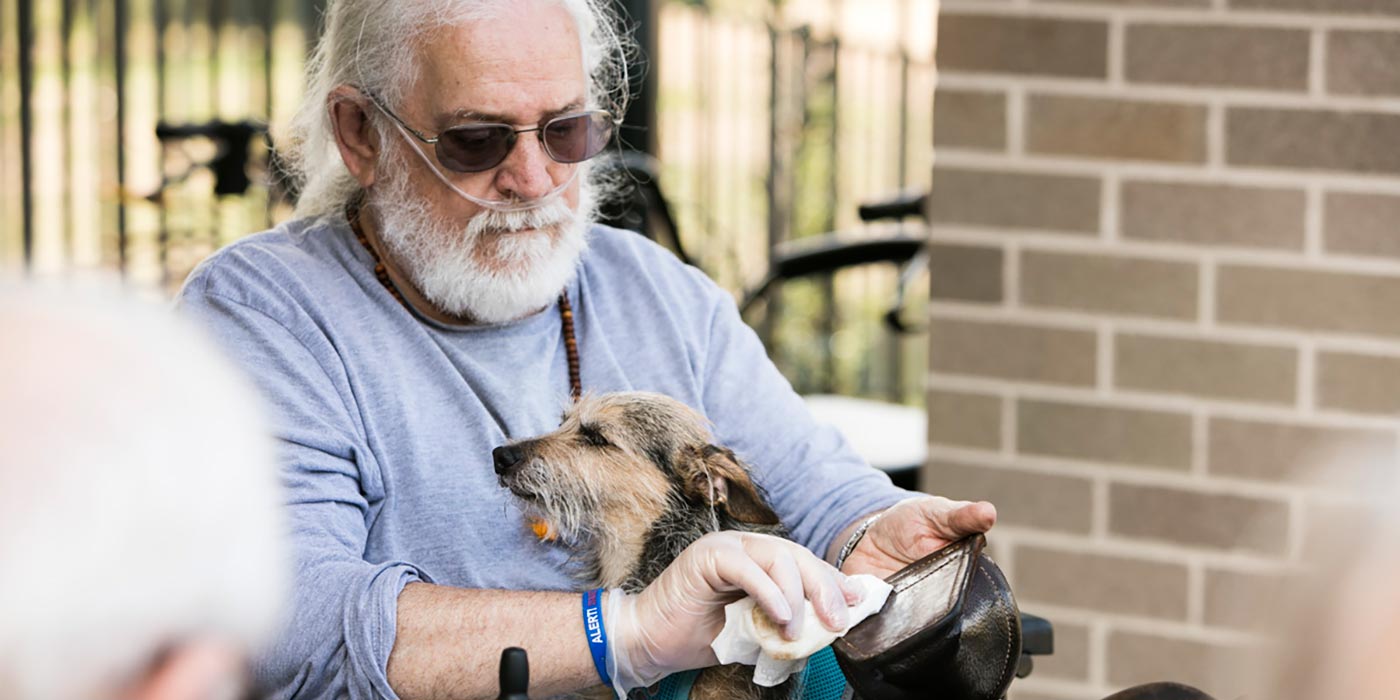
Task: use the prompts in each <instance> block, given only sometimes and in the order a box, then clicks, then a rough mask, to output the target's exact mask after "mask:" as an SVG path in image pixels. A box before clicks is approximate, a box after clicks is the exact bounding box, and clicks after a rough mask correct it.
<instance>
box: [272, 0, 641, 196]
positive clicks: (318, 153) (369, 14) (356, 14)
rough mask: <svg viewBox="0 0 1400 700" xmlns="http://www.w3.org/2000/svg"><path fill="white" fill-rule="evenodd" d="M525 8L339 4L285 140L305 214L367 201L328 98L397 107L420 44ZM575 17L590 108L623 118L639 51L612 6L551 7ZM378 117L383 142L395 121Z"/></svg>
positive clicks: (490, 3)
mask: <svg viewBox="0 0 1400 700" xmlns="http://www.w3.org/2000/svg"><path fill="white" fill-rule="evenodd" d="M519 1H520V0H396V1H394V2H385V0H332V2H331V3H330V6H329V8H327V10H326V14H325V30H324V33H323V34H322V36H321V38H320V40H319V41H318V42H317V44H316V49H315V51H314V52H313V53H312V56H311V60H310V61H309V63H308V64H307V68H306V93H305V96H304V97H303V98H302V103H301V106H300V107H299V108H298V110H297V113H296V115H295V116H294V117H293V118H292V122H291V124H290V125H289V127H288V129H287V130H286V133H285V134H284V135H283V137H282V138H281V139H280V141H281V143H280V144H279V152H280V154H281V155H282V157H283V159H284V162H285V163H286V167H287V171H288V174H289V176H290V178H291V179H292V184H293V185H294V186H295V188H296V189H297V190H298V192H299V197H298V200H297V207H296V216H297V217H308V216H323V215H326V214H333V213H338V212H340V211H343V210H344V208H345V206H346V205H347V204H348V203H349V202H350V201H351V200H352V199H353V198H354V197H355V196H356V195H357V194H358V193H359V183H358V182H356V181H355V178H354V177H352V176H351V175H350V171H349V170H347V169H346V167H345V164H344V162H343V161H341V158H340V153H339V151H338V150H337V149H336V146H335V137H334V135H333V134H332V132H331V124H330V118H329V115H328V114H327V109H326V96H327V95H328V94H329V93H330V92H331V91H332V90H334V89H335V88H336V87H338V86H340V85H347V84H348V85H355V86H358V87H360V88H363V89H365V90H368V91H370V92H372V93H373V94H375V95H376V96H378V97H379V98H380V99H382V100H383V101H384V102H385V103H387V104H388V105H389V107H390V108H391V109H396V108H397V107H398V106H399V105H400V104H401V103H402V100H403V98H404V97H405V95H404V88H405V87H407V86H408V85H411V84H412V83H413V80H414V77H415V76H416V74H417V69H418V66H417V64H416V60H415V59H416V52H417V49H418V41H419V39H421V38H422V37H424V36H425V35H428V34H431V33H432V32H433V31H435V30H437V29H441V28H443V27H452V26H457V25H460V24H462V23H464V22H470V21H475V20H481V19H486V18H490V17H493V16H496V15H497V14H498V13H500V12H501V11H502V9H503V8H504V7H505V6H507V5H510V4H512V3H515V2H519ZM546 1H549V2H555V3H558V4H559V5H561V6H563V7H564V8H565V9H566V10H568V12H569V14H570V15H572V16H573V18H574V20H575V21H576V22H577V26H578V29H579V39H580V42H581V44H582V46H581V47H580V48H581V50H582V52H583V65H584V70H585V71H587V74H588V87H589V90H588V100H589V104H590V107H593V108H597V109H606V110H608V111H610V112H612V113H613V115H614V116H616V117H618V118H621V116H622V114H623V112H624V111H625V110H626V107H627V97H628V90H629V86H628V75H627V65H628V61H629V60H630V59H631V58H632V56H633V54H634V53H635V51H634V44H633V43H632V42H631V40H630V39H629V38H628V37H627V35H626V34H625V33H624V32H623V30H622V26H621V23H620V22H619V19H618V17H617V14H616V13H615V12H614V11H613V10H612V9H611V7H610V2H609V0H546ZM371 118H372V119H374V120H375V124H376V125H377V126H378V127H379V128H380V135H381V137H383V136H384V135H385V134H387V133H389V132H387V131H386V128H387V123H386V122H385V121H384V118H383V117H382V116H381V115H378V114H372V115H371ZM587 172H588V173H589V174H590V178H589V179H590V182H587V183H585V185H584V186H586V187H593V188H595V189H596V190H597V195H602V194H603V190H606V189H608V188H610V187H612V186H613V185H612V184H611V183H610V182H607V181H605V178H608V172H607V169H606V168H590V169H589V170H588V171H587ZM612 179H613V180H615V177H614V178H612Z"/></svg>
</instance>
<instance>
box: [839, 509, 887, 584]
mask: <svg viewBox="0 0 1400 700" xmlns="http://www.w3.org/2000/svg"><path fill="white" fill-rule="evenodd" d="M884 514H885V511H883V510H882V511H880V512H879V513H876V514H874V515H872V516H870V517H868V518H866V519H865V522H863V523H861V524H860V527H857V528H856V531H855V532H852V533H851V538H850V539H848V540H846V546H844V547H842V548H841V553H840V554H837V555H836V568H837V570H838V571H839V570H840V569H841V565H842V564H845V563H846V557H849V556H851V552H854V551H855V550H856V545H858V544H860V540H861V538H863V537H865V531H866V530H869V529H870V526H871V525H874V524H875V521H876V520H879V519H880V516H882V515H884Z"/></svg>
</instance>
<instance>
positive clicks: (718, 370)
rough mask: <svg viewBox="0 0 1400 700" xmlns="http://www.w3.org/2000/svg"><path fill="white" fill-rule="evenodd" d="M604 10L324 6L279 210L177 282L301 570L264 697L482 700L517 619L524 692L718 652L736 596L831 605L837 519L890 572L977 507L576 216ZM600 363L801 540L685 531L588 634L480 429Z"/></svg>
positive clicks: (683, 274)
mask: <svg viewBox="0 0 1400 700" xmlns="http://www.w3.org/2000/svg"><path fill="white" fill-rule="evenodd" d="M604 4H605V0H404V1H402V2H394V3H386V2H382V1H381V0H336V1H335V2H332V3H331V7H330V8H329V10H328V13H327V19H326V31H325V35H324V37H322V39H321V42H320V44H319V47H318V49H317V52H316V55H315V58H314V60H313V63H312V65H311V68H310V72H309V90H308V95H307V103H306V105H305V107H304V109H303V110H302V112H301V113H300V115H299V116H298V118H297V121H296V124H295V125H294V128H293V131H292V135H291V136H292V138H291V141H290V143H291V145H292V149H293V151H292V154H291V155H292V161H293V164H294V167H295V168H296V171H297V173H296V174H297V176H298V179H299V181H300V184H301V186H302V197H301V200H300V202H299V204H298V217H297V218H296V219H295V220H293V221H292V222H290V223H288V224H285V225H283V226H281V227H279V228H277V229H275V230H273V231H271V232H268V233H265V234H262V235H258V236H254V237H251V238H248V239H246V240H243V241H241V242H239V243H236V244H234V245H232V246H230V247H228V248H226V249H225V250H223V251H221V252H220V253H218V254H217V255H215V256H213V257H212V258H211V259H210V260H209V261H207V262H206V263H205V264H204V265H202V266H201V267H200V268H199V269H198V270H197V271H196V272H195V273H194V274H193V276H192V277H191V278H190V279H189V281H188V283H187V285H186V287H185V289H184V290H183V292H182V294H181V303H182V305H183V307H184V309H185V310H186V311H187V312H189V313H191V314H195V315H197V316H199V317H202V318H203V319H204V320H205V321H206V322H207V323H208V324H209V326H210V327H211V328H213V329H214V331H215V332H216V333H217V334H218V335H219V336H220V337H221V338H222V340H223V342H224V343H225V345H226V346H227V347H228V348H229V349H230V350H231V351H232V352H233V353H235V354H236V355H237V356H238V357H240V358H242V360H243V362H244V363H245V364H246V365H247V367H248V368H249V369H250V370H251V371H252V372H253V373H254V374H255V375H256V376H257V377H258V378H259V380H260V382H261V384H262V386H263V389H264V390H265V391H266V393H267V395H268V396H269V397H270V398H271V399H272V401H273V402H274V404H275V405H276V407H277V409H278V412H279V416H278V431H279V436H280V437H281V439H282V443H283V453H282V457H283V460H284V468H285V470H286V479H287V481H288V483H289V484H290V486H291V489H292V493H291V496H290V499H291V501H290V513H291V518H292V521H293V524H294V532H295V536H296V544H297V550H298V551H297V554H298V557H297V559H298V567H297V581H298V583H299V585H298V586H297V587H296V590H297V593H296V602H295V606H294V608H295V609H294V614H295V624H294V625H293V626H292V631H291V633H290V634H289V635H288V636H287V638H286V639H285V640H284V641H283V642H282V644H281V645H280V646H279V647H278V648H277V649H276V650H275V652H273V653H272V654H270V655H269V656H268V657H267V659H266V660H265V661H264V663H263V664H262V665H261V667H260V674H261V680H262V681H264V682H265V683H266V684H267V685H268V686H269V687H270V688H271V689H274V690H275V693H274V694H275V695H276V696H277V697H330V696H336V697H341V696H346V695H348V696H350V697H356V698H359V697H376V696H378V697H389V698H392V697H400V698H433V697H483V696H491V695H493V694H494V690H493V688H494V683H495V663H496V659H497V658H498V655H499V653H500V650H501V649H502V648H503V647H507V646H512V645H513V646H521V647H525V648H526V649H528V650H529V651H530V653H531V660H532V668H531V671H532V673H531V676H532V681H533V687H532V692H533V693H534V694H537V695H540V696H545V695H549V694H553V693H561V692H567V691H572V690H576V689H580V688H584V687H588V686H596V685H598V684H600V683H602V682H606V681H607V680H609V679H610V680H611V681H612V682H613V683H614V684H615V685H616V686H617V687H619V688H623V689H627V688H632V687H637V686H640V685H645V684H648V683H650V682H652V681H654V680H655V679H656V678H659V677H661V676H662V675H664V674H667V673H671V672H675V671H679V670H683V669H690V668H698V667H702V666H705V665H709V664H713V663H715V658H714V655H713V652H711V651H710V650H709V648H708V644H709V642H710V641H711V640H712V639H713V637H714V636H715V633H716V632H717V631H718V629H719V627H720V626H721V625H722V621H723V613H722V606H723V604H724V603H726V602H728V601H730V600H733V599H734V598H735V597H736V596H737V595H740V594H742V593H748V594H751V595H754V596H755V597H756V598H757V599H758V600H759V601H760V604H761V605H763V607H764V608H765V609H766V610H767V611H768V612H769V614H770V615H772V616H773V617H774V618H775V619H777V620H779V621H785V622H787V626H788V629H789V631H790V632H794V633H795V631H796V629H797V628H798V626H799V625H800V624H802V622H803V621H802V620H801V615H802V609H803V607H802V605H801V603H802V601H803V599H804V598H806V599H809V600H812V601H813V602H814V603H815V605H816V610H817V615H818V617H819V618H820V619H821V621H822V622H823V623H824V624H826V625H827V626H828V627H832V628H835V627H837V626H838V625H840V623H841V622H842V621H843V619H844V615H845V606H844V605H843V604H842V602H843V578H844V577H843V575H842V574H841V573H839V572H837V570H836V569H834V568H833V567H832V566H831V565H830V564H828V563H827V562H832V561H835V560H836V557H837V554H838V552H840V551H841V550H842V549H843V547H844V546H845V545H846V544H847V543H851V544H852V545H853V549H852V551H851V552H850V555H849V557H848V558H847V559H846V562H845V570H846V571H847V572H875V573H888V572H891V571H894V570H897V569H899V568H901V567H902V566H903V565H904V564H906V563H908V562H911V561H913V560H915V559H917V558H919V557H920V556H921V555H923V554H925V553H927V552H929V551H931V550H933V549H935V548H937V547H939V546H942V545H943V544H945V543H946V542H948V541H949V540H951V539H954V538H958V537H960V536H962V535H965V534H967V533H971V532H980V531H984V530H986V529H988V528H989V527H991V525H992V523H993V521H994V519H995V517H996V516H995V511H994V510H993V508H992V507H991V505H990V504H986V503H977V504H972V503H959V502H951V501H948V500H946V499H940V498H933V497H921V498H918V499H914V500H907V499H909V497H910V494H908V493H906V492H904V491H901V490H899V489H896V488H894V487H892V486H891V485H890V483H889V481H888V479H886V478H885V477H884V476H883V475H881V474H880V473H879V472H876V471H874V470H871V469H869V468H868V467H865V466H863V465H862V464H861V463H860V460H859V458H858V457H857V456H856V455H855V454H853V453H852V451H851V450H850V449H849V447H848V446H847V445H846V444H845V443H844V441H843V440H842V439H841V437H840V436H839V435H838V434H837V433H836V432H835V431H834V430H832V429H830V428H828V427H823V426H819V425H816V424H814V422H813V420H812V418H811V417H810V416H809V415H808V413H807V412H806V411H805V410H804V408H803V404H802V402H801V400H800V399H799V397H798V396H797V395H796V394H794V393H793V391H792V390H791V388H790V387H789V386H788V384H787V383H786V382H785V381H784V380H783V378H782V377H781V376H780V375H779V374H778V372H777V371H776V370H775V369H774V367H773V366H772V364H771V363H770V362H769V361H768V360H767V359H766V357H765V355H764V350H763V348H762V346H761V345H760V343H759V341H758V339H757V338H756V337H755V335H754V334H753V333H752V332H750V331H749V329H748V328H747V327H745V326H744V325H743V323H742V322H741V321H740V319H739V317H738V314H737V312H736V311H735V307H734V304H733V301H732V299H731V298H730V297H729V295H728V294H726V293H725V292H724V291H722V290H721V289H719V288H718V287H716V286H715V285H714V284H712V283H711V282H710V281H709V280H707V279H706V278H705V277H704V276H703V275H701V274H700V273H698V272H697V271H695V270H693V269H689V268H686V267H684V266H683V265H681V264H679V263H678V262H677V261H676V260H675V259H674V258H673V257H672V256H670V255H669V254H667V253H666V252H665V251H663V250H661V249H660V248H658V247H656V246H654V245H652V244H651V243H649V242H647V241H645V240H644V239H642V238H641V237H639V236H636V235H633V234H629V233H625V232H621V231H615V230H610V229H605V228H601V227H596V226H593V227H590V225H589V217H590V212H591V202H592V201H593V200H594V197H595V195H596V194H597V192H596V190H595V188H596V187H597V183H591V182H589V177H588V172H587V170H586V167H587V166H586V165H584V164H583V161H586V160H587V159H589V158H591V157H593V156H595V155H597V154H598V153H599V152H600V151H601V150H602V149H603V147H604V146H605V145H606V143H607V142H608V138H609V136H610V132H611V128H612V125H613V116H612V115H613V114H615V113H617V108H618V107H619V106H620V104H619V101H618V100H616V99H615V97H616V96H617V95H618V94H619V92H618V91H619V90H625V81H624V80H623V78H625V76H621V75H619V73H620V70H619V66H620V65H622V51H621V46H620V42H619V40H618V38H617V37H616V36H615V35H614V33H613V27H614V26H616V25H615V22H614V21H613V18H611V17H609V16H608V14H607V12H606V10H605V9H604ZM607 108H612V112H611V113H609V112H608V111H606V110H607ZM623 389H639V390H643V389H644V390H650V391H655V392H660V393H664V394H667V395H670V396H672V397H675V398H677V399H680V400H681V401H684V402H685V403H687V404H689V405H690V406H692V407H694V408H696V409H698V410H699V411H700V412H701V413H703V414H704V415H705V416H707V417H708V418H709V420H711V421H712V422H713V425H714V428H715V433H716V435H717V438H718V440H719V441H720V442H722V443H724V444H725V445H727V446H729V447H731V448H733V449H734V450H735V451H737V452H738V453H739V454H741V455H743V456H744V457H745V458H746V459H747V460H748V461H749V462H751V463H752V464H754V465H756V469H757V470H758V472H757V474H756V478H757V480H758V481H759V483H760V484H761V485H762V486H763V487H764V488H766V489H767V491H768V493H769V494H770V496H771V498H772V500H773V501H774V506H775V509H776V510H777V512H778V514H779V515H780V516H781V518H782V520H783V522H784V523H785V524H786V525H787V526H788V528H789V529H790V530H791V532H792V534H793V536H794V538H795V539H796V540H797V541H798V542H799V543H801V545H805V548H804V547H803V546H799V545H797V544H793V543H791V542H786V541H782V540H777V539H773V538H765V537H759V536H752V535H746V536H739V535H736V534H733V533H724V534H720V535H711V536H707V537H705V538H702V539H701V540H700V541H699V542H697V543H696V544H695V545H693V546H692V547H691V548H689V549H688V550H687V551H686V552H684V553H683V554H682V555H681V556H680V557H679V558H678V559H677V560H676V561H675V563H674V564H673V565H672V566H671V567H670V568H669V569H667V571H666V572H664V573H663V574H662V575H661V576H660V577H659V578H658V579H657V580H656V581H655V582H654V583H653V584H652V585H651V586H649V587H648V588H647V589H646V590H644V591H642V592H641V593H639V594H636V595H627V594H623V593H621V592H616V591H614V592H610V593H608V594H607V596H605V597H606V599H607V600H606V601H604V602H603V603H600V604H599V607H598V608H597V611H598V612H601V613H602V615H603V625H604V627H605V629H606V633H607V640H606V643H605V648H603V646H591V643H590V640H589V639H588V638H586V637H585V633H584V623H583V620H582V617H583V616H582V615H581V612H580V599H579V594H578V593H577V592H573V593H568V592H566V591H577V590H578V584H577V583H575V582H574V581H573V580H572V579H571V578H570V568H569V556H570V552H569V550H568V548H567V547H566V546H563V545H560V544H558V543H553V542H544V541H541V540H540V539H539V538H537V537H535V536H534V535H532V534H531V532H530V528H529V525H528V523H526V522H525V521H524V519H523V517H522V516H521V514H520V512H519V511H518V510H517V509H516V507H515V505H513V503H512V501H511V498H510V495H509V494H508V493H507V492H506V491H505V490H504V489H502V488H500V487H499V485H498V484H497V482H496V476H495V474H494V473H493V469H492V461H491V459H492V458H491V450H492V448H493V447H495V446H497V445H500V444H503V443H504V442H506V441H508V440H510V439H513V438H521V437H526V436H531V435H535V434H539V433H543V432H546V431H548V430H550V429H552V428H554V427H556V422H557V421H558V417H559V414H560V410H561V408H562V407H563V406H564V405H566V402H567V400H568V397H569V396H570V395H571V394H572V395H575V396H577V395H578V394H579V392H581V391H590V392H606V391H614V390H623ZM896 504H898V505H896ZM886 509H889V510H886ZM881 512H883V513H884V515H883V517H881V518H879V519H877V520H874V521H873V522H874V524H872V525H869V526H868V527H863V525H864V524H866V523H867V522H869V519H870V518H871V517H872V515H873V514H876V513H881ZM813 552H815V553H816V554H813ZM823 559H825V561H823ZM586 600H587V599H586ZM592 643H593V644H598V643H599V640H596V639H595V640H593V642H592Z"/></svg>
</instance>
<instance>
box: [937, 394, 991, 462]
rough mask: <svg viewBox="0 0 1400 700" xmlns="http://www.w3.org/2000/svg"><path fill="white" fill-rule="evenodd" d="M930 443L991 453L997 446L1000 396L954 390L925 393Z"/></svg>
mask: <svg viewBox="0 0 1400 700" xmlns="http://www.w3.org/2000/svg"><path fill="white" fill-rule="evenodd" d="M928 437H929V440H930V441H931V442H935V443H940V444H944V445H955V446H957V447H975V448H980V449H984V450H995V449H999V448H1000V447H1001V397H999V396H986V395H984V394H966V393H963V392H958V391H939V390H931V391H929V392H928Z"/></svg>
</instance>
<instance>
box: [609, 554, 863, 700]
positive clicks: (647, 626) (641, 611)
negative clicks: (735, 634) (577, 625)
mask: <svg viewBox="0 0 1400 700" xmlns="http://www.w3.org/2000/svg"><path fill="white" fill-rule="evenodd" d="M745 595H748V596H750V597H752V598H753V599H754V600H755V601H756V602H757V604H758V606H759V607H760V608H762V609H763V611H764V612H765V613H767V614H768V616H769V617H770V618H772V619H773V620H774V621H775V622H777V623H779V624H781V625H783V632H784V636H785V637H787V638H788V639H794V638H796V636H797V633H798V632H799V631H800V630H801V629H802V624H803V615H804V613H805V610H806V601H809V600H810V601H811V602H812V604H813V609H814V610H815V612H816V616H817V619H818V620H820V621H821V623H822V625H823V626H825V627H826V628H827V629H830V630H833V631H841V630H844V629H845V628H846V626H847V612H846V608H847V606H848V605H849V604H851V603H854V602H856V601H857V600H859V599H860V591H859V590H858V589H857V588H856V587H854V586H849V585H848V584H847V583H846V577H845V575H843V574H841V573H840V572H838V571H837V570H836V569H835V568H834V567H832V566H831V565H830V564H828V563H826V562H825V561H822V560H821V559H819V558H817V556H816V555H815V554H812V553H811V552H810V551H808V550H807V549H805V548H804V547H802V546H801V545H799V544H797V543H795V542H790V541H788V540H784V539H781V538H778V537H770V536H768V535H758V534H754V533H748V532H732V531H731V532H716V533H711V534H708V535H705V536H704V537H701V538H700V539H698V540H696V541H695V542H694V543H692V544H691V545H690V546H689V547H687V548H686V549H685V551H683V552H681V555H680V556H679V557H677V558H676V560H675V561H673V562H671V565H670V566H668V567H666V570H665V571H663V572H661V575H660V576H658V577H657V578H656V580H655V581H652V583H651V585H649V586H647V587H646V589H644V590H643V591H642V592H640V593H637V594H635V595H629V594H626V593H624V592H622V591H621V590H613V591H610V592H609V593H608V600H607V603H606V605H605V607H604V610H603V625H604V627H605V628H606V629H607V633H608V673H609V675H611V676H612V679H613V685H614V687H615V689H616V690H617V692H618V694H619V696H622V697H625V696H626V693H627V691H628V690H631V689H632V688H639V687H644V686H649V685H651V684H653V683H655V682H656V681H658V680H660V679H661V678H663V677H665V676H667V675H670V674H672V673H676V672H678V671H686V670H689V669H693V668H705V667H707V666H713V665H715V664H716V663H718V660H717V659H716V658H715V652H714V650H713V649H711V648H710V643H711V642H713V641H714V639H715V637H716V636H717V635H718V634H719V631H720V629H721V628H722V627H724V606H725V605H726V604H728V603H731V602H733V601H735V600H737V599H739V598H742V597H743V596H745Z"/></svg>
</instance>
